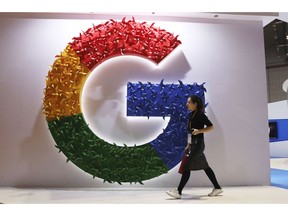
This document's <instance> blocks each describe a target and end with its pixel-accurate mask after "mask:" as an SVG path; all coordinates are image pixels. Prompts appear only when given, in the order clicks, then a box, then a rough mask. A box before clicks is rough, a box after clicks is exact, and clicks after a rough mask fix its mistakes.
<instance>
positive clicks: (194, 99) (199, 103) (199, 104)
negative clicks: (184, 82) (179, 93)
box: [189, 95, 204, 112]
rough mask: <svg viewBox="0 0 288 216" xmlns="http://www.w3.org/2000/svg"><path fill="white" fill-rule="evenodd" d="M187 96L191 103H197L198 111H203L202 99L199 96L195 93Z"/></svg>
mask: <svg viewBox="0 0 288 216" xmlns="http://www.w3.org/2000/svg"><path fill="white" fill-rule="evenodd" d="M189 98H190V99H191V101H192V102H193V103H197V109H198V110H199V111H202V112H204V105H203V101H202V99H201V98H200V97H198V96H196V95H191V96H189Z"/></svg>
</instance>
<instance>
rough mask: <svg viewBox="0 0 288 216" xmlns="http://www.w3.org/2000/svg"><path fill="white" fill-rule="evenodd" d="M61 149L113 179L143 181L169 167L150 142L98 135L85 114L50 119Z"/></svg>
mask: <svg viewBox="0 0 288 216" xmlns="http://www.w3.org/2000/svg"><path fill="white" fill-rule="evenodd" d="M48 126H49V129H50V132H51V134H52V136H53V138H54V140H55V142H56V143H57V144H56V147H57V148H58V149H59V152H63V154H65V155H66V157H67V162H68V161H71V162H73V163H74V164H75V165H76V166H78V167H79V168H81V169H82V170H84V171H85V172H87V173H89V174H91V175H93V178H95V177H99V178H102V179H104V182H105V181H107V182H109V183H114V182H118V183H119V184H121V183H122V182H130V183H140V184H143V183H142V181H144V180H148V179H152V178H155V177H157V176H160V175H162V174H164V173H167V171H168V170H169V169H168V167H167V166H166V165H165V163H164V162H163V161H162V160H161V158H160V157H159V156H158V155H157V153H156V152H155V151H154V149H153V148H152V146H151V145H150V144H144V145H140V146H133V147H129V146H126V145H125V144H124V146H123V147H122V146H118V145H116V144H109V143H108V142H106V141H104V140H102V139H101V138H99V137H97V136H96V135H95V134H94V133H93V132H92V131H91V130H90V129H89V127H88V125H87V124H86V123H85V120H84V117H83V115H82V114H78V115H73V116H68V117H63V118H61V119H59V120H57V119H55V120H51V121H49V122H48Z"/></svg>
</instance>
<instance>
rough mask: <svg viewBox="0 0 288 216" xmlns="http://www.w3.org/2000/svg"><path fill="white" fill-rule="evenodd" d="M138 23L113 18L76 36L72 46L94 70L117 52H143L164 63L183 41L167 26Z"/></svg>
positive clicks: (151, 58)
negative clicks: (168, 29)
mask: <svg viewBox="0 0 288 216" xmlns="http://www.w3.org/2000/svg"><path fill="white" fill-rule="evenodd" d="M153 25H154V23H152V24H151V25H148V24H147V23H146V22H143V23H139V22H135V19H134V18H132V20H128V21H126V19H125V18H123V19H122V21H120V22H117V21H115V20H113V19H110V20H109V21H107V22H106V23H104V24H99V25H97V26H94V25H93V27H91V28H89V29H88V30H87V31H86V32H82V33H80V35H79V37H74V38H73V41H72V42H70V43H69V44H70V46H71V47H72V49H73V50H74V51H75V52H76V54H77V55H78V56H79V58H80V60H81V62H82V63H83V64H85V65H86V66H87V67H88V68H89V69H90V70H92V69H93V68H94V67H95V66H96V65H97V64H100V63H101V62H102V61H104V60H105V59H106V58H110V57H112V56H117V55H129V54H130V55H140V56H143V57H146V58H148V59H150V60H152V61H155V62H156V63H159V62H161V61H162V60H163V59H164V58H165V57H166V56H167V55H168V54H169V53H171V52H172V51H173V50H174V49H175V48H176V47H177V46H178V45H179V44H181V41H180V40H178V35H177V36H174V35H173V34H172V33H169V32H167V31H165V30H163V29H160V28H156V27H154V26H153Z"/></svg>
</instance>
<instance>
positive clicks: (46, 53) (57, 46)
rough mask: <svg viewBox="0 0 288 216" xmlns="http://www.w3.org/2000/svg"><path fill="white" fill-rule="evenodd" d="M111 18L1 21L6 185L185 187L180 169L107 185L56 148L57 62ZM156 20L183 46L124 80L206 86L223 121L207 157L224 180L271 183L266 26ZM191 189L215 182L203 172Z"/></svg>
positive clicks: (0, 164)
mask: <svg viewBox="0 0 288 216" xmlns="http://www.w3.org/2000/svg"><path fill="white" fill-rule="evenodd" d="M111 18H113V17H111ZM136 20H137V17H136ZM105 21H106V19H105V20H93V21H92V20H73V19H67V20H64V19H20V18H15V19H13V18H3V17H2V18H1V19H0V26H1V29H0V47H1V54H0V56H1V58H0V101H1V106H0V119H1V124H0V137H1V141H0V186H18V187H22V186H29V187H33V186H39V187H126V186H127V187H129V188H130V187H172V186H177V185H178V182H179V179H180V175H179V174H178V173H177V170H178V166H177V167H175V168H174V169H172V170H170V171H169V172H168V173H167V174H164V175H161V176H159V177H157V178H155V179H151V180H149V181H144V186H141V185H130V184H127V185H125V184H124V185H123V186H119V185H117V184H112V185H111V184H109V183H105V184H103V183H102V179H98V178H95V179H93V178H92V176H90V175H89V174H86V173H84V172H83V171H82V170H80V169H79V168H78V167H76V166H75V165H74V164H72V163H71V162H69V163H66V157H65V156H64V155H63V154H62V153H58V151H57V149H56V148H55V147H54V145H55V143H54V140H53V138H52V136H51V134H50V132H49V130H48V126H47V123H46V120H45V116H44V115H43V114H42V99H43V90H44V88H45V76H46V75H47V74H48V70H49V69H50V67H49V65H52V64H53V62H54V60H55V55H57V54H59V53H60V52H61V51H62V50H64V48H65V47H66V45H67V43H68V42H70V41H71V40H72V38H73V37H74V36H78V35H79V32H80V31H82V30H86V29H88V28H89V27H91V26H92V23H94V24H100V23H102V22H105ZM139 21H141V20H139ZM153 22H155V26H160V27H161V28H163V29H165V30H167V31H170V32H174V33H175V34H176V35H179V39H180V40H181V41H182V45H181V46H180V47H179V48H178V49H177V51H176V52H175V53H173V55H174V56H173V55H172V56H171V57H169V58H167V59H166V60H165V61H166V62H165V64H164V63H163V64H162V65H160V66H159V67H157V69H155V71H156V72H157V73H158V74H157V75H156V76H155V75H151V74H149V72H147V75H146V76H142V75H141V76H140V75H139V76H135V77H133V78H132V77H131V76H130V74H129V73H127V74H124V75H122V78H123V76H124V78H125V79H127V81H133V80H131V79H135V80H137V81H138V80H139V79H142V80H140V81H143V82H146V81H147V80H146V79H149V80H152V81H155V82H160V80H161V79H163V78H164V80H165V83H169V82H171V83H172V82H174V83H176V82H177V81H178V79H181V80H182V81H183V82H184V83H193V82H198V83H199V84H200V83H202V82H206V85H205V86H206V88H207V94H206V99H207V101H208V102H209V106H208V108H207V115H208V116H209V117H210V119H211V121H212V122H213V123H214V125H215V130H214V131H212V132H210V133H209V134H206V156H207V158H208V162H209V163H210V165H211V167H212V168H213V169H214V171H215V173H216V175H217V177H218V180H219V182H220V184H221V185H222V186H241V185H269V184H270V164H269V139H268V133H267V119H268V117H267V116H268V113H267V95H266V92H267V90H266V72H265V57H264V40H263V32H262V30H263V27H262V23H261V22H259V21H243V22H232V21H231V23H230V22H228V21H227V22H222V23H221V22H214V23H209V22H210V21H209V20H202V21H201V22H194V23H192V22H170V21H169V22H163V21H162V22H161V21H157V20H154V21H153ZM151 23H152V22H151ZM119 70H121V68H119ZM99 76H101V74H99ZM117 84H119V85H120V83H117ZM110 94H113V92H111V93H110ZM123 100H124V99H123ZM122 102H123V101H122ZM115 124H116V125H117V122H116V123H115ZM155 124H156V123H155ZM159 125H161V123H159ZM159 127H160V126H159ZM138 130H141V128H140V129H139V128H138ZM188 185H189V186H210V185H211V184H210V182H209V180H208V179H207V177H206V176H205V174H204V172H203V171H197V172H193V173H192V175H191V179H190V181H189V183H188Z"/></svg>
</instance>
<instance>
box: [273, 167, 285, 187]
mask: <svg viewBox="0 0 288 216" xmlns="http://www.w3.org/2000/svg"><path fill="white" fill-rule="evenodd" d="M271 185H272V186H275V187H281V188H285V189H288V170H280V169H271Z"/></svg>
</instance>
